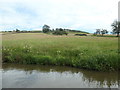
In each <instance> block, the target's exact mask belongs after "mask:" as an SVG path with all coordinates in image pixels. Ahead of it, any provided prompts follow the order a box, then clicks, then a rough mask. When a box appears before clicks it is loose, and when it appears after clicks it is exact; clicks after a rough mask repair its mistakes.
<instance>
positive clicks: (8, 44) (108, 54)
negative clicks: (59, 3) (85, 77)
mask: <svg viewBox="0 0 120 90" xmlns="http://www.w3.org/2000/svg"><path fill="white" fill-rule="evenodd" d="M2 57H3V62H9V63H21V64H42V65H60V66H71V67H77V68H83V69H90V70H91V69H92V70H97V71H116V70H118V69H120V68H119V67H118V66H119V63H118V40H117V38H116V37H91V36H87V37H84V36H83V37H80V36H69V35H68V36H52V35H45V34H8V35H3V46H2Z"/></svg>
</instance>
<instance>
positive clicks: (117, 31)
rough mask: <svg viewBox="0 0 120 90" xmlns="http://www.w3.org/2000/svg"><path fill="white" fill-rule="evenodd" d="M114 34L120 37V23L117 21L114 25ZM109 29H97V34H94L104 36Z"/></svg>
mask: <svg viewBox="0 0 120 90" xmlns="http://www.w3.org/2000/svg"><path fill="white" fill-rule="evenodd" d="M111 26H112V32H111V33H112V34H117V37H119V34H120V21H117V20H115V21H114V22H113V23H112V24H111ZM107 33H108V31H107V29H96V32H94V35H100V34H101V35H102V36H103V35H104V34H107Z"/></svg>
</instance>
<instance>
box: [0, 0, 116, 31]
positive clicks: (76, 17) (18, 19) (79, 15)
mask: <svg viewBox="0 0 120 90" xmlns="http://www.w3.org/2000/svg"><path fill="white" fill-rule="evenodd" d="M117 9H118V0H69V1H68V0H24V1H23V0H1V1H0V15H1V17H2V18H1V21H0V22H1V26H0V29H1V30H13V29H15V28H20V29H28V30H33V29H36V28H38V29H39V28H40V29H41V27H42V26H43V25H44V24H48V25H50V26H51V28H56V27H62V28H70V29H77V30H81V29H84V31H89V32H94V31H95V29H96V28H106V29H108V30H109V31H110V30H111V27H110V25H111V23H112V22H113V21H114V20H115V19H117V17H118V10H117Z"/></svg>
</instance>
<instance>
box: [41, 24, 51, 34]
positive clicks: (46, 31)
mask: <svg viewBox="0 0 120 90" xmlns="http://www.w3.org/2000/svg"><path fill="white" fill-rule="evenodd" d="M42 30H43V32H44V33H48V32H49V31H50V26H48V25H44V26H43V29H42Z"/></svg>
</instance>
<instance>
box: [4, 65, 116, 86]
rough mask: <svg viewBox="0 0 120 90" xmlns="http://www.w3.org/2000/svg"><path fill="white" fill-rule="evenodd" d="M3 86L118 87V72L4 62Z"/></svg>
mask: <svg viewBox="0 0 120 90" xmlns="http://www.w3.org/2000/svg"><path fill="white" fill-rule="evenodd" d="M2 87H3V88H108V87H109V88H118V73H117V72H96V71H88V70H81V69H76V68H71V67H63V66H62V67H59V66H41V65H20V64H3V72H2Z"/></svg>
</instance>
